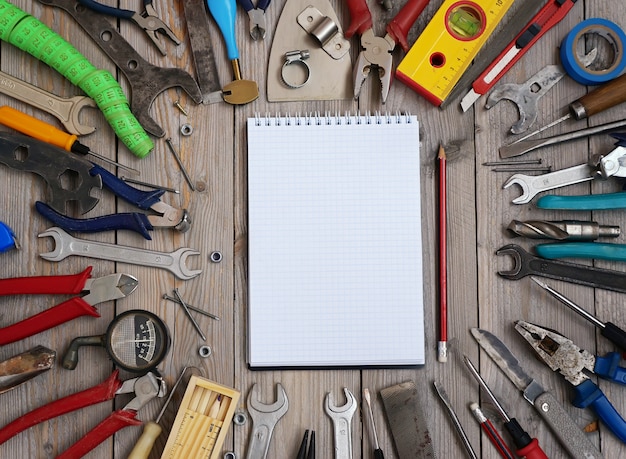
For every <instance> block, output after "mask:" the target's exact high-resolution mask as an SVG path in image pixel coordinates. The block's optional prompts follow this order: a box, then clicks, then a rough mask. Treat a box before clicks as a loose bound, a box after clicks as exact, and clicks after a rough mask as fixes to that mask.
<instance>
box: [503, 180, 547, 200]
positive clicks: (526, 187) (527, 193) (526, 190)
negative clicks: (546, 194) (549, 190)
mask: <svg viewBox="0 0 626 459" xmlns="http://www.w3.org/2000/svg"><path fill="white" fill-rule="evenodd" d="M533 178H534V177H531V176H529V175H524V174H514V175H512V176H511V177H510V178H509V179H508V180H507V181H506V183H505V184H504V185H503V186H502V188H504V189H507V188H508V187H510V186H511V185H519V186H520V188H521V189H522V195H521V196H518V197H517V198H515V199H513V201H512V202H513V204H526V203H528V202H530V201H531V200H532V199H533V198H534V197H535V196H536V195H537V193H538V191H532V190H531V188H532V187H531V185H530V181H531V180H532V179H533Z"/></svg>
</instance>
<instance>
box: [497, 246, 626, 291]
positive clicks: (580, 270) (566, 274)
mask: <svg viewBox="0 0 626 459" xmlns="http://www.w3.org/2000/svg"><path fill="white" fill-rule="evenodd" d="M496 254H497V255H510V256H511V257H512V258H513V263H514V266H513V268H512V269H510V270H508V271H498V275H500V276H501V277H504V278H505V279H510V280H518V279H521V278H523V277H526V276H540V277H547V278H549V279H556V280H561V281H566V282H573V283H575V284H579V285H586V286H587V287H594V288H601V289H605V290H611V291H614V292H620V293H626V273H623V272H619V271H612V270H609V269H602V268H596V267H594V266H586V265H579V264H576V263H568V262H565V261H558V260H549V259H546V258H539V257H536V256H534V255H532V254H530V253H528V252H527V251H526V250H524V249H523V248H521V247H520V246H519V245H515V244H508V245H505V246H504V247H502V248H500V249H499V250H498V251H497V252H496Z"/></svg>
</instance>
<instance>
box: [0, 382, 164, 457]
mask: <svg viewBox="0 0 626 459" xmlns="http://www.w3.org/2000/svg"><path fill="white" fill-rule="evenodd" d="M118 375H119V371H118V370H115V371H114V372H113V373H112V374H111V376H109V378H107V380H106V381H104V382H102V383H100V384H98V385H97V386H94V387H92V388H90V389H86V390H84V391H82V392H77V393H75V394H72V395H68V396H67V397H63V398H60V399H58V400H55V401H54V402H51V403H48V404H47V405H44V406H41V407H39V408H36V409H34V410H33V411H31V412H29V413H27V414H25V415H24V416H21V417H19V418H17V419H16V420H15V421H13V422H11V423H9V424H7V425H6V426H4V427H3V428H2V429H0V444H2V443H4V442H6V441H7V440H9V439H10V438H12V437H14V436H15V435H17V434H19V433H20V432H23V431H24V430H26V429H29V428H31V427H33V426H35V425H37V424H39V423H41V422H44V421H48V420H50V419H53V418H56V417H58V416H61V415H64V414H67V413H70V412H72V411H76V410H79V409H81V408H85V407H87V406H91V405H95V404H97V403H102V402H105V401H107V400H111V399H113V398H115V396H116V395H118V394H128V393H133V392H134V394H135V398H133V399H132V400H131V401H130V402H129V403H128V404H126V406H124V408H122V409H121V410H117V411H114V412H113V413H111V414H110V415H109V416H108V417H107V418H106V419H104V420H103V421H102V422H101V423H100V424H98V425H97V426H96V427H94V428H93V429H91V430H90V431H89V432H88V433H87V434H86V435H85V436H84V437H83V438H81V439H80V440H78V441H77V442H76V443H74V444H73V445H72V446H71V447H70V448H68V449H67V450H65V451H64V452H63V453H61V454H59V455H58V456H57V459H76V458H79V457H83V456H84V455H85V454H87V453H88V452H89V451H91V450H92V449H94V448H95V447H96V446H98V445H99V444H100V443H102V442H103V441H104V440H106V439H107V438H109V437H110V436H111V435H113V434H114V433H115V432H117V431H118V430H120V429H123V428H124V427H126V426H135V425H140V424H141V421H139V420H137V419H135V417H136V416H137V411H139V409H141V407H143V406H144V405H145V404H146V403H148V402H149V401H150V400H152V399H154V398H156V397H163V396H164V395H165V393H166V392H167V388H166V384H165V381H163V378H161V376H160V375H158V373H155V372H149V373H147V374H145V375H144V376H140V377H138V378H133V379H128V380H126V381H121V380H120V379H119V378H118Z"/></svg>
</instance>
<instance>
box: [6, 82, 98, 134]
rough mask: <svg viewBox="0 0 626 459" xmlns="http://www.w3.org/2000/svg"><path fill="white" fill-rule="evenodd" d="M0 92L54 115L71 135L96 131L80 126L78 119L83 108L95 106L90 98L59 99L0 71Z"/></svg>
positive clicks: (93, 128) (90, 127)
mask: <svg viewBox="0 0 626 459" xmlns="http://www.w3.org/2000/svg"><path fill="white" fill-rule="evenodd" d="M0 92H1V93H3V94H6V95H7V96H10V97H13V98H14V99H17V100H21V101H22V102H25V103H27V104H29V105H32V106H33V107H36V108H38V109H39V110H43V111H44V112H47V113H50V114H51V115H54V116H55V117H56V118H57V119H58V120H59V121H60V122H61V124H63V127H64V128H65V129H66V130H67V132H69V133H71V134H76V135H87V134H91V133H92V132H93V131H95V130H96V128H95V127H93V126H87V125H86V124H81V122H80V120H79V119H78V114H79V113H80V111H81V109H82V108H83V107H95V106H96V103H95V102H94V100H93V99H91V98H90V97H87V96H74V97H70V98H69V99H66V98H63V97H59V96H57V95H55V94H52V93H51V92H48V91H45V90H43V89H41V88H38V87H37V86H33V85H32V84H29V83H26V82H25V81H23V80H20V79H19V78H15V77H14V76H11V75H9V74H8V73H4V72H2V71H0Z"/></svg>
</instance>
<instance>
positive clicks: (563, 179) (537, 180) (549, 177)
mask: <svg viewBox="0 0 626 459" xmlns="http://www.w3.org/2000/svg"><path fill="white" fill-rule="evenodd" d="M597 176H598V174H597V171H596V168H595V167H593V166H590V165H588V164H580V165H578V166H574V167H568V168H567V169H561V170H558V171H554V172H549V173H547V174H542V175H524V174H515V175H512V176H511V177H510V178H509V179H508V180H507V181H506V183H505V184H504V185H503V188H508V187H510V186H511V185H519V186H520V187H522V195H521V196H519V197H517V198H515V199H513V201H512V202H513V204H526V203H527V202H530V201H531V200H532V198H534V197H535V196H536V195H537V194H538V193H541V192H542V191H548V190H554V189H555V188H560V187H563V186H567V185H573V184H575V183H581V182H587V181H589V180H593V179H594V178H595V177H597Z"/></svg>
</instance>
